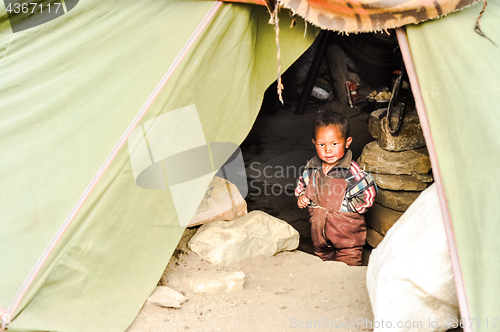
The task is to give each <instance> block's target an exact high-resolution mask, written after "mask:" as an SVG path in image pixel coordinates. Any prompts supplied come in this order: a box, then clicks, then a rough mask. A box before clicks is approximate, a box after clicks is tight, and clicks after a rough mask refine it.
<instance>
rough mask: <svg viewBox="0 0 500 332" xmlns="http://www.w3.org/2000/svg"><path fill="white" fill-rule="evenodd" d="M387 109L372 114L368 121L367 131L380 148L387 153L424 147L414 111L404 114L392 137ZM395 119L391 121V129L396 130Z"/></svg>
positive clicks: (420, 128)
mask: <svg viewBox="0 0 500 332" xmlns="http://www.w3.org/2000/svg"><path fill="white" fill-rule="evenodd" d="M386 114H387V109H385V108H382V109H379V110H376V111H374V112H372V114H371V115H370V118H369V119H368V130H369V131H370V134H372V136H373V138H375V139H376V140H377V141H378V144H379V145H380V147H381V148H383V149H385V150H388V151H405V150H410V149H416V148H421V147H423V146H425V139H424V133H423V132H422V127H421V126H420V121H419V119H418V114H417V112H416V111H415V110H413V111H410V112H405V113H404V116H403V121H402V122H401V127H400V128H399V130H398V132H397V135H395V136H393V135H391V133H390V129H389V120H388V119H387V116H386ZM397 121H398V120H397V119H396V118H392V119H391V127H392V128H396V126H397Z"/></svg>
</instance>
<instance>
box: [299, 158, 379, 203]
mask: <svg viewBox="0 0 500 332" xmlns="http://www.w3.org/2000/svg"><path fill="white" fill-rule="evenodd" d="M315 171H317V172H323V167H322V161H321V159H319V157H318V156H315V157H314V158H312V159H311V160H309V162H308V163H307V165H306V168H305V170H304V173H303V174H302V176H301V177H299V181H298V183H297V187H296V188H295V196H297V197H300V196H301V195H304V194H305V191H306V187H307V185H308V183H309V178H310V177H311V176H312V175H313V172H315ZM327 175H328V176H331V177H334V178H339V179H347V182H348V184H347V189H346V193H345V195H344V199H343V201H342V207H341V211H344V212H357V213H365V212H366V210H367V209H368V208H369V207H370V206H372V205H373V203H374V202H375V195H376V193H377V186H376V185H375V181H374V180H373V177H372V176H371V175H370V174H368V173H366V172H365V171H363V170H362V169H361V168H360V167H359V165H358V164H357V163H356V162H355V161H353V160H352V152H351V150H347V151H346V154H345V155H344V156H343V157H342V159H340V160H339V162H338V163H337V165H335V166H334V167H333V168H332V169H331V170H330V171H329V172H328V174H327Z"/></svg>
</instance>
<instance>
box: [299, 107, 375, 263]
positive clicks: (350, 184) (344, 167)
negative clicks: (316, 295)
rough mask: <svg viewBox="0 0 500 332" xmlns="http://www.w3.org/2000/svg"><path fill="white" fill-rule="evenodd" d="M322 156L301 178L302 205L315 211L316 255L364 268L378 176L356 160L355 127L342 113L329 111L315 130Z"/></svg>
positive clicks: (312, 218)
mask: <svg viewBox="0 0 500 332" xmlns="http://www.w3.org/2000/svg"><path fill="white" fill-rule="evenodd" d="M312 142H313V143H314V145H315V146H316V153H317V156H315V157H314V158H312V159H311V160H309V162H308V163H307V165H306V168H305V170H304V173H303V175H302V176H301V177H300V178H299V181H298V184H297V188H296V189H295V195H296V196H297V197H298V201H297V205H298V206H299V208H301V209H303V208H305V207H306V206H308V207H309V214H310V216H311V219H310V221H311V237H312V240H313V244H314V252H315V254H316V255H317V256H319V257H320V258H321V259H322V260H335V261H340V262H344V263H346V264H347V265H351V266H353V265H361V255H362V250H363V246H364V245H365V241H366V224H365V218H364V216H363V215H362V213H365V212H366V209H367V208H369V207H370V206H372V205H373V202H374V200H375V194H376V186H375V182H374V180H373V178H372V177H371V176H370V175H369V174H367V173H366V172H364V171H363V170H361V168H360V167H359V165H358V164H357V163H356V162H355V161H353V160H352V152H351V150H349V145H351V143H352V137H349V123H348V122H347V119H346V118H345V117H344V116H343V115H342V114H340V113H336V112H324V113H322V114H320V115H319V116H318V118H317V119H316V121H315V122H314V126H313V139H312Z"/></svg>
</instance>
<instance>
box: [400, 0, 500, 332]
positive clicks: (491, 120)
mask: <svg viewBox="0 0 500 332" xmlns="http://www.w3.org/2000/svg"><path fill="white" fill-rule="evenodd" d="M481 9H482V3H481V4H479V5H476V6H474V7H472V8H469V9H466V10H463V11H461V12H458V13H455V14H450V15H448V16H447V17H446V18H443V19H441V20H437V21H432V22H427V23H424V24H420V25H418V26H409V27H408V29H407V31H408V37H409V42H410V48H411V53H412V57H413V59H414V62H415V67H416V71H417V77H418V80H419V84H420V88H421V90H422V95H423V98H424V103H425V106H426V109H427V112H428V116H429V122H430V129H431V133H432V138H433V141H434V144H435V147H436V153H437V160H438V163H439V168H440V171H441V175H442V178H443V185H444V189H445V193H446V200H447V202H448V206H449V210H450V214H451V219H452V224H453V229H454V232H455V237H456V243H457V247H458V254H459V257H460V261H461V265H462V271H463V276H464V280H465V286H466V293H467V296H468V299H469V306H470V310H471V317H473V318H475V319H476V322H475V323H474V325H473V328H474V331H491V330H493V329H494V328H493V325H494V324H495V321H494V320H492V319H493V318H499V317H498V313H499V311H500V288H499V287H498V286H497V283H498V276H499V275H500V257H498V255H496V254H495V253H496V252H498V243H499V240H500V237H499V236H500V235H499V234H500V217H499V216H500V204H499V200H500V189H499V188H500V180H498V176H497V175H496V174H495V171H496V165H499V164H500V154H499V153H498V151H500V137H499V136H498V128H500V116H499V114H500V113H499V108H498V104H499V100H498V98H499V96H500V62H499V61H500V47H498V46H494V45H493V44H492V43H491V42H490V41H488V40H487V39H485V38H483V37H481V36H479V35H478V34H477V33H475V32H474V25H475V22H476V18H477V17H478V15H479V12H480V11H481ZM481 26H482V30H483V32H484V33H485V34H486V35H487V36H488V37H489V38H491V39H492V40H493V41H494V42H495V43H496V45H500V34H499V31H500V2H498V1H490V2H489V3H488V7H487V9H486V13H485V14H484V16H483V18H482V20H481ZM486 319H489V326H487V324H488V323H487V321H486ZM478 320H480V324H479V323H478ZM499 326H500V323H498V324H497V325H496V329H498V328H499Z"/></svg>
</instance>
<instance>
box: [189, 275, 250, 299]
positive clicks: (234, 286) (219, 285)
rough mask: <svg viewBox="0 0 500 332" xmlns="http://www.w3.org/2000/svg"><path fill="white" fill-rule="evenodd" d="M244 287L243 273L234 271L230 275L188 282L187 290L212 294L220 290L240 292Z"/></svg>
mask: <svg viewBox="0 0 500 332" xmlns="http://www.w3.org/2000/svg"><path fill="white" fill-rule="evenodd" d="M244 285H245V273H244V272H243V271H236V272H232V273H220V274H218V275H216V276H212V277H211V278H208V279H198V280H192V281H190V282H189V288H190V289H191V291H192V292H193V293H202V294H212V293H217V292H220V291H222V290H224V291H225V292H234V291H238V290H242V289H243V286H244Z"/></svg>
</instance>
